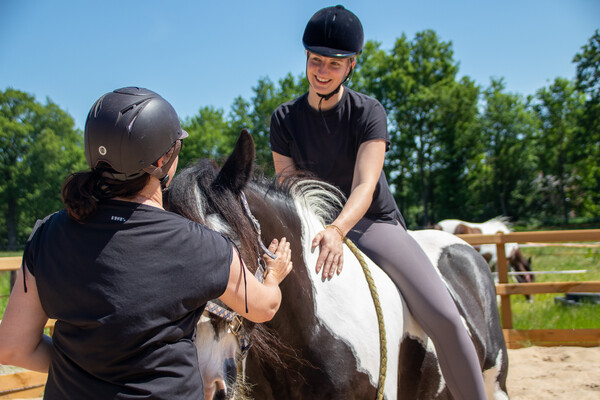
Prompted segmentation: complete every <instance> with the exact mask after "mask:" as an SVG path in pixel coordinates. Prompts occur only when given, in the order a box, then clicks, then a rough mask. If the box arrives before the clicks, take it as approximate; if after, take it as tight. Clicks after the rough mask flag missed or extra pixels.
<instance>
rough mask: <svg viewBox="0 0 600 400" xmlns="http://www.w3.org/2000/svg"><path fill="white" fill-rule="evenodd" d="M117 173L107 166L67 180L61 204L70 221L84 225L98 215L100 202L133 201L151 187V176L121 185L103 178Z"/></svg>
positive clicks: (141, 177)
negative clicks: (112, 200)
mask: <svg viewBox="0 0 600 400" xmlns="http://www.w3.org/2000/svg"><path fill="white" fill-rule="evenodd" d="M105 172H114V171H113V170H112V169H111V168H110V167H109V166H108V165H106V164H104V165H102V166H99V167H98V168H94V169H92V170H90V171H81V172H75V173H73V174H70V175H69V176H67V178H66V179H65V180H64V182H63V185H62V190H61V194H62V201H63V203H64V204H65V207H66V209H67V214H68V215H69V217H71V218H73V219H75V220H76V221H77V222H80V223H82V222H84V221H85V220H86V218H88V217H89V216H90V215H91V214H93V213H94V212H95V211H96V207H97V205H98V202H100V201H102V200H105V199H110V198H113V197H130V196H133V195H135V194H137V193H139V192H140V191H141V190H142V189H143V188H144V187H145V186H146V184H147V183H148V180H149V179H150V175H148V174H146V173H144V174H142V175H141V176H139V177H138V178H135V179H131V180H127V181H120V180H117V179H112V178H109V177H108V176H106V174H104V173H105Z"/></svg>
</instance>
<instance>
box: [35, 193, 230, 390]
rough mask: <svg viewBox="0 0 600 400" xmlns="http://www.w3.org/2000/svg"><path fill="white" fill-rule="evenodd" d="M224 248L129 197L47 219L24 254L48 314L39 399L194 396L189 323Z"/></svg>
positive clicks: (196, 381)
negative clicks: (77, 217)
mask: <svg viewBox="0 0 600 400" xmlns="http://www.w3.org/2000/svg"><path fill="white" fill-rule="evenodd" d="M232 254H233V252H232V244H231V243H230V242H229V240H228V239H226V238H224V237H223V236H222V235H220V234H219V233H216V232H214V231H211V230H209V229H208V228H206V227H204V226H202V225H200V224H197V223H194V222H191V221H189V220H187V219H185V218H183V217H181V216H179V215H177V214H174V213H171V212H168V211H164V210H162V209H159V208H155V207H151V206H146V205H141V204H136V203H130V202H121V201H115V200H111V201H107V202H104V203H101V204H100V206H99V208H98V210H97V211H96V212H95V213H94V214H93V215H92V216H91V217H89V218H88V219H87V220H86V221H85V223H83V224H80V223H77V222H75V221H74V220H72V219H71V218H69V217H68V216H67V214H66V212H65V211H64V210H63V211H60V212H57V213H55V214H53V215H51V216H49V217H47V218H46V219H45V220H44V221H43V223H42V224H41V225H39V227H38V228H37V230H36V231H35V232H34V233H33V234H32V236H31V238H30V240H29V241H28V243H27V246H26V248H25V252H24V260H25V262H26V266H27V268H28V269H29V271H30V272H31V273H32V274H33V275H34V276H35V279H36V285H37V288H38V292H39V297H40V301H41V304H42V306H43V308H44V310H45V312H46V314H47V315H48V316H49V317H50V318H55V319H57V322H56V325H55V330H54V334H53V354H52V359H51V365H50V372H49V376H48V382H47V385H46V392H45V398H47V399H84V398H103V399H108V398H110V399H141V398H144V399H191V398H202V396H203V389H202V381H201V377H200V373H199V366H198V360H197V354H196V349H195V346H194V335H195V327H196V324H197V322H198V320H199V318H200V316H201V314H202V312H203V310H204V307H205V305H206V302H207V301H208V300H210V299H214V298H217V297H219V296H220V295H221V294H223V293H224V291H225V289H226V287H227V282H228V279H229V266H230V264H231V261H232Z"/></svg>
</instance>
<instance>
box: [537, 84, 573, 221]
mask: <svg viewBox="0 0 600 400" xmlns="http://www.w3.org/2000/svg"><path fill="white" fill-rule="evenodd" d="M536 100H537V103H536V104H535V105H534V106H533V109H534V111H535V113H536V115H537V117H538V119H539V121H540V124H541V125H540V131H539V135H538V136H537V138H536V140H535V147H534V149H535V153H536V155H537V161H538V169H539V171H540V174H539V177H538V182H539V184H540V189H541V192H542V194H543V195H544V197H543V198H541V199H540V200H542V201H540V202H539V204H540V208H542V210H541V211H546V212H547V213H548V211H549V214H550V215H552V216H554V215H556V214H562V217H563V221H564V223H565V224H567V223H568V222H569V214H570V212H571V211H572V210H573V209H576V208H578V207H577V206H578V204H577V203H578V202H579V199H580V198H581V196H580V193H579V186H580V181H581V178H580V177H579V176H577V175H578V172H577V167H576V163H577V161H578V151H577V150H578V149H577V142H576V138H577V133H578V131H579V126H578V123H579V120H580V118H581V116H582V113H583V105H584V98H583V95H582V94H581V93H579V92H577V91H576V90H575V87H574V85H573V84H572V83H571V82H570V81H568V80H567V79H564V78H557V79H556V80H555V81H554V83H553V84H552V85H551V86H550V87H548V88H542V89H540V90H538V91H537V93H536ZM550 215H546V216H550Z"/></svg>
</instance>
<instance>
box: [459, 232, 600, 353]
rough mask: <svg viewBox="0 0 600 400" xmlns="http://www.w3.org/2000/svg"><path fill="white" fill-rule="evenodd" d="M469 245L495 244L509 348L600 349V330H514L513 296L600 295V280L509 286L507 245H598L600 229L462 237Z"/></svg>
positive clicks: (499, 288)
mask: <svg viewBox="0 0 600 400" xmlns="http://www.w3.org/2000/svg"><path fill="white" fill-rule="evenodd" d="M458 236H459V237H460V238H462V239H463V240H465V241H466V242H467V243H470V244H472V245H477V244H495V245H496V251H497V255H498V283H497V284H496V293H497V294H498V295H499V296H500V314H501V316H502V329H503V331H504V338H505V339H506V345H507V347H508V348H511V349H515V348H520V347H523V346H524V345H527V344H534V345H538V346H556V345H566V346H587V347H591V346H600V329H536V330H524V329H514V328H513V320H512V311H511V305H510V296H511V295H515V294H544V293H572V292H597V293H598V292H600V281H587V282H543V283H537V282H530V283H516V284H514V283H508V261H507V259H506V252H505V248H504V245H505V244H506V243H548V242H554V243H556V242H597V241H600V229H585V230H569V231H533V232H513V233H502V232H498V233H496V234H493V235H484V234H464V235H458Z"/></svg>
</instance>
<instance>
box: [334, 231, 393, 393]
mask: <svg viewBox="0 0 600 400" xmlns="http://www.w3.org/2000/svg"><path fill="white" fill-rule="evenodd" d="M344 243H345V244H346V246H348V248H349V249H350V250H352V253H353V254H354V256H355V257H356V259H357V260H358V262H359V263H360V266H361V267H362V270H363V273H364V274H365V278H366V279H367V283H368V284H369V291H370V292H371V297H372V298H373V304H374V305H375V311H376V313H377V322H378V324H379V359H380V362H379V385H378V386H377V396H376V397H375V398H376V399H377V400H382V399H383V389H384V388H385V377H386V373H387V339H386V337H385V325H384V322H383V310H382V309H381V302H380V301H379V294H378V293H377V287H376V286H375V281H374V280H373V275H371V271H370V270H369V266H368V265H367V262H366V261H365V259H364V257H363V255H362V253H361V252H360V250H359V249H358V247H356V245H355V244H354V243H353V242H352V241H351V240H350V239H348V238H344Z"/></svg>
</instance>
